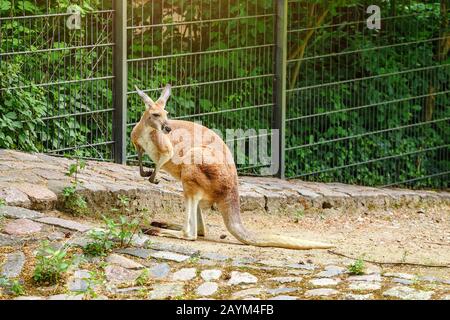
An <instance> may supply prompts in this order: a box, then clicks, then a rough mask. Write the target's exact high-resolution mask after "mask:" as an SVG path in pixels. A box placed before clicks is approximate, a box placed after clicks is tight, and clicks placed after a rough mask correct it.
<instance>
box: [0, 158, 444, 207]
mask: <svg viewBox="0 0 450 320" xmlns="http://www.w3.org/2000/svg"><path fill="white" fill-rule="evenodd" d="M71 164H74V161H73V160H69V159H65V158H56V157H50V156H47V155H42V154H27V153H22V152H17V151H10V150H0V199H4V200H5V201H6V203H7V204H8V205H13V206H19V207H23V208H29V209H35V210H45V209H47V210H48V209H53V208H58V206H61V201H62V195H61V193H62V191H63V189H64V188H65V187H67V186H69V185H70V183H71V178H70V177H68V176H67V174H66V173H67V172H68V169H69V166H70V165H71ZM78 179H79V181H80V182H81V184H80V185H79V186H78V192H79V193H80V194H81V195H84V196H85V198H86V200H87V202H88V204H89V206H88V207H89V209H90V210H91V211H93V212H102V211H103V210H105V209H109V208H110V207H111V205H112V204H115V203H117V195H127V196H128V197H129V198H130V199H132V203H131V206H132V207H133V208H137V209H143V208H145V209H146V210H149V211H150V213H152V212H156V211H160V210H161V209H164V210H173V211H174V210H182V208H183V198H182V197H181V192H182V188H181V184H180V183H178V182H176V181H174V180H173V178H171V177H170V176H168V175H162V179H160V180H161V183H160V184H159V185H153V184H150V183H148V182H147V181H146V180H145V179H142V178H141V177H140V176H139V173H138V169H137V168H136V167H130V166H122V165H117V164H113V163H102V162H95V161H89V162H88V163H87V166H86V168H85V169H84V170H83V171H82V172H81V173H80V174H78ZM239 191H240V195H241V210H242V211H254V212H263V213H280V212H286V213H289V212H296V211H298V210H299V209H302V210H308V209H311V208H320V209H322V208H331V207H341V208H342V207H345V208H355V207H362V206H363V207H366V208H370V207H374V206H376V207H377V208H389V207H398V206H405V205H415V204H418V203H421V204H425V203H427V202H430V203H431V202H432V203H433V204H438V203H445V204H449V203H450V193H449V192H433V191H412V190H402V189H377V188H369V187H359V186H358V187H357V186H350V185H344V184H339V183H332V184H320V183H313V182H303V181H283V180H279V179H274V178H256V177H242V178H240V186H239Z"/></svg>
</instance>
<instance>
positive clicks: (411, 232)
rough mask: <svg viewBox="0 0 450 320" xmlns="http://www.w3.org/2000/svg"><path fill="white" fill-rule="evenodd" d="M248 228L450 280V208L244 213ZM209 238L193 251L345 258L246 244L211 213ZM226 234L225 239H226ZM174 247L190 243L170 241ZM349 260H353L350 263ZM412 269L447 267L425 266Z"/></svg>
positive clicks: (178, 218) (168, 217)
mask: <svg viewBox="0 0 450 320" xmlns="http://www.w3.org/2000/svg"><path fill="white" fill-rule="evenodd" d="M242 216H243V220H244V223H245V225H246V226H247V227H248V228H249V229H250V230H253V231H256V232H264V233H266V232H268V233H275V234H283V235H289V236H293V237H298V238H303V239H307V240H316V241H321V242H327V243H331V244H333V245H335V246H336V248H335V249H334V250H333V251H334V252H336V253H339V254H344V255H346V256H348V257H352V258H355V259H358V258H363V259H366V260H368V261H376V262H384V263H394V265H392V266H390V265H389V264H387V265H383V269H384V270H389V268H390V267H392V269H393V270H394V269H395V271H397V272H398V271H402V272H413V273H415V274H418V275H421V274H422V273H424V272H422V271H424V270H425V269H426V274H427V275H434V276H439V277H441V278H445V279H450V269H449V268H450V207H449V206H439V207H427V208H423V209H421V208H400V209H393V210H389V211H381V210H371V211H361V212H356V211H353V212H351V211H345V212H344V211H341V210H335V209H327V210H321V211H318V212H312V213H306V214H304V215H302V216H300V217H298V219H297V217H292V216H283V215H261V214H252V213H250V212H247V213H243V214H242ZM182 219H183V213H180V214H178V215H175V214H167V213H165V214H164V213H161V214H158V215H156V216H155V217H154V220H156V221H165V222H177V223H181V222H182ZM206 224H207V227H208V234H207V237H206V238H200V239H199V240H197V241H195V242H192V243H190V246H192V247H193V248H198V249H199V250H200V249H201V250H207V251H212V252H218V253H222V254H225V255H228V256H233V255H241V256H242V255H243V254H245V255H247V256H249V257H254V258H258V259H259V260H261V259H263V260H265V259H266V260H268V261H270V260H286V261H289V262H291V261H292V263H296V262H300V261H303V262H307V261H308V260H311V261H312V262H314V263H323V264H332V263H333V262H334V261H342V260H343V257H342V256H339V255H336V254H331V253H330V252H329V251H328V250H309V251H296V250H287V249H276V250H274V249H271V248H256V247H252V246H245V245H241V244H240V243H239V242H238V241H237V240H236V239H234V238H233V237H232V236H231V235H230V234H229V233H228V232H227V231H226V229H225V226H224V224H223V221H222V217H221V215H220V214H219V213H214V212H209V213H207V214H206ZM223 235H226V236H227V237H226V238H225V239H223V240H222V239H221V236H223ZM167 241H170V242H173V243H183V242H185V241H182V240H176V239H167ZM344 260H348V261H349V262H350V261H351V260H350V259H346V258H344ZM408 264H425V265H430V266H446V267H447V268H445V267H444V268H437V267H436V268H435V267H420V266H411V265H408Z"/></svg>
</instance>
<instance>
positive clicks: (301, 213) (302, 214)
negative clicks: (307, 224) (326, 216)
mask: <svg viewBox="0 0 450 320" xmlns="http://www.w3.org/2000/svg"><path fill="white" fill-rule="evenodd" d="M304 217H305V211H303V210H299V211H297V212H295V213H294V222H295V223H299V222H300V220H301V219H303V218H304Z"/></svg>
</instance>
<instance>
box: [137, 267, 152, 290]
mask: <svg viewBox="0 0 450 320" xmlns="http://www.w3.org/2000/svg"><path fill="white" fill-rule="evenodd" d="M149 277H150V276H149V271H148V269H144V270H143V271H142V273H141V274H140V275H139V277H138V278H137V279H136V285H137V286H144V285H145V284H146V283H147V281H148V279H149Z"/></svg>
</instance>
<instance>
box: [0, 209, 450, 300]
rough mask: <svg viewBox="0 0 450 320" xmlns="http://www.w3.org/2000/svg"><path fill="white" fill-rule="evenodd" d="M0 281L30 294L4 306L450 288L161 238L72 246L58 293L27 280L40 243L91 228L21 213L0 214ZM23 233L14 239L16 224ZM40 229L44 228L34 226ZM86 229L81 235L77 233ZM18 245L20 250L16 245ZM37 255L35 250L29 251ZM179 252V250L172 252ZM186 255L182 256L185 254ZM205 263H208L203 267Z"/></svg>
mask: <svg viewBox="0 0 450 320" xmlns="http://www.w3.org/2000/svg"><path fill="white" fill-rule="evenodd" d="M0 216H1V217H2V225H3V227H2V228H1V229H0V230H2V232H4V233H0V239H1V241H2V243H1V249H0V277H2V278H4V279H5V278H6V279H11V280H13V279H14V280H18V281H19V282H20V283H23V286H24V288H25V291H24V292H23V293H22V294H21V295H20V296H16V295H15V294H13V293H12V292H10V291H9V290H8V289H7V288H3V289H0V299H17V300H46V299H48V300H81V299H101V300H106V299H236V300H259V299H268V300H297V299H342V300H370V299H413V300H429V299H448V298H449V296H450V281H449V280H446V279H440V278H435V277H426V276H418V275H416V274H413V273H411V274H409V273H395V272H385V271H384V270H383V269H382V268H381V267H379V266H375V265H366V266H365V267H364V271H363V272H364V273H363V274H361V275H352V274H350V273H349V272H350V271H349V268H348V265H346V264H345V263H344V262H342V263H340V264H333V265H323V264H315V263H314V262H311V261H309V262H307V263H303V262H301V263H299V262H298V261H273V260H271V261H269V260H258V259H255V258H250V257H247V256H245V253H244V254H243V255H242V256H225V255H223V254H217V255H216V254H214V253H210V252H202V251H198V250H193V249H192V248H191V247H190V246H189V244H188V242H184V244H181V245H176V246H171V245H168V244H167V243H164V239H161V238H157V240H156V241H155V240H154V237H150V236H146V235H140V236H139V237H140V241H139V242H138V241H135V242H133V243H134V245H132V246H130V247H128V248H125V249H120V250H115V251H113V252H111V253H110V254H108V255H107V256H105V257H102V258H98V257H97V258H92V257H89V256H84V255H83V254H82V251H81V250H80V244H79V243H77V242H76V241H74V242H72V244H71V247H70V248H71V249H70V250H69V252H70V254H71V257H72V261H73V263H72V265H71V267H70V269H69V271H68V272H67V274H66V276H65V277H64V279H63V280H62V281H60V282H59V283H58V284H57V285H56V286H53V287H49V288H45V287H39V286H37V285H35V284H33V283H32V281H31V280H30V277H31V270H30V269H29V267H28V265H30V262H32V263H31V265H33V264H34V261H35V252H36V250H35V248H36V245H37V243H38V242H40V241H43V240H45V239H54V234H55V232H58V233H60V234H61V235H62V239H61V238H60V239H56V240H53V241H52V243H53V244H54V245H57V244H61V243H65V244H67V243H68V241H69V240H70V239H71V238H74V237H80V236H83V235H85V234H86V233H87V232H89V231H90V230H92V229H93V228H96V227H99V226H93V225H90V224H83V223H79V222H74V221H72V220H70V219H63V218H59V219H55V218H53V217H44V218H43V217H42V214H41V213H39V212H35V211H32V210H27V209H23V208H18V207H12V206H4V207H2V208H0ZM23 220H26V221H28V222H29V223H27V224H21V225H20V227H19V228H18V229H20V232H19V233H18V232H15V231H14V232H10V231H11V230H12V229H15V228H16V227H11V228H10V227H8V226H11V225H17V224H18V222H20V221H23ZM35 225H38V226H39V229H37V228H36V227H35ZM80 230H81V231H80ZM19 243H20V245H18V244H19ZM31 248H33V250H31ZM173 250H175V251H173ZM180 252H181V253H180ZM205 261H206V263H205Z"/></svg>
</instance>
